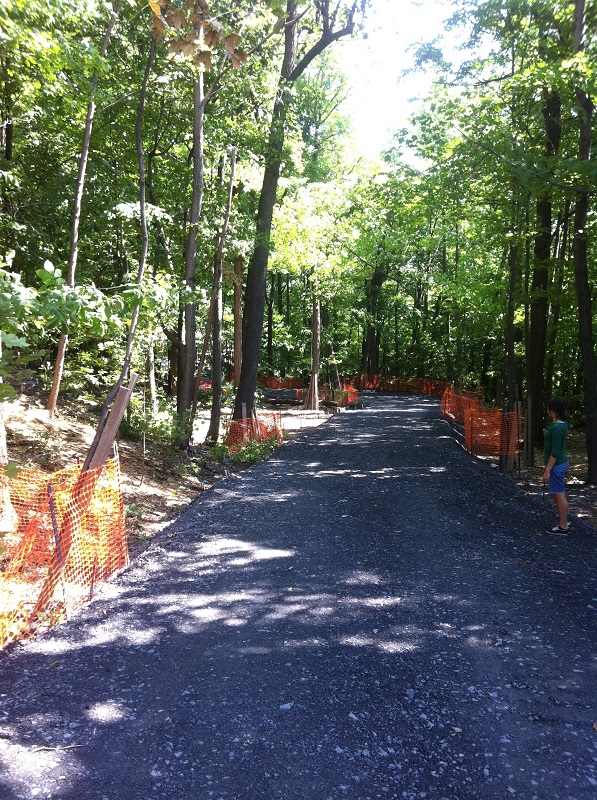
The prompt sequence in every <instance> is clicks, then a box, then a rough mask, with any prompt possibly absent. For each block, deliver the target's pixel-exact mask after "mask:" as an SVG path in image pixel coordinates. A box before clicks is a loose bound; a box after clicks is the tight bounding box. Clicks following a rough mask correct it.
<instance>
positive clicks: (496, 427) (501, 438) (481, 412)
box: [441, 386, 522, 456]
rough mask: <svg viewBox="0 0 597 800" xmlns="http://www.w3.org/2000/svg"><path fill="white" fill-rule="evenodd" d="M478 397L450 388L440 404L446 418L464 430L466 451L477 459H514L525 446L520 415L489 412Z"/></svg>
mask: <svg viewBox="0 0 597 800" xmlns="http://www.w3.org/2000/svg"><path fill="white" fill-rule="evenodd" d="M478 398H479V393H478V392H476V391H468V392H466V394H465V393H462V394H457V393H456V392H455V390H454V387H453V386H448V387H447V388H446V391H445V392H444V395H443V397H442V401H441V411H442V414H443V415H444V416H445V417H450V418H451V419H453V420H455V421H456V422H458V423H459V424H460V425H463V426H464V441H465V444H466V449H467V450H468V452H469V453H471V454H472V455H475V456H515V455H516V454H517V453H519V452H520V448H521V444H522V415H521V413H520V411H502V409H500V408H486V407H485V406H482V405H481V404H480V402H479V399H478Z"/></svg>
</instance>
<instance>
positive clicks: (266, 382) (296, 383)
mask: <svg viewBox="0 0 597 800" xmlns="http://www.w3.org/2000/svg"><path fill="white" fill-rule="evenodd" d="M262 385H263V386H265V388H266V389H304V388H305V381H304V380H303V378H274V377H272V376H268V377H267V378H264V379H263V381H262Z"/></svg>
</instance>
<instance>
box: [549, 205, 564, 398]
mask: <svg viewBox="0 0 597 800" xmlns="http://www.w3.org/2000/svg"><path fill="white" fill-rule="evenodd" d="M569 229H570V200H566V205H565V208H564V213H563V218H560V220H559V221H558V228H557V232H556V242H555V247H554V254H553V256H554V264H555V267H554V277H553V281H552V284H553V299H552V301H551V305H550V326H549V329H548V342H547V358H546V361H545V394H546V395H547V396H548V397H551V395H553V393H554V390H553V373H554V364H555V351H556V343H557V339H558V327H559V322H560V312H561V307H562V287H563V285H564V265H565V263H566V258H567V253H568V233H569Z"/></svg>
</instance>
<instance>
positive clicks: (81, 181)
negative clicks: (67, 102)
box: [46, 0, 122, 417]
mask: <svg viewBox="0 0 597 800" xmlns="http://www.w3.org/2000/svg"><path fill="white" fill-rule="evenodd" d="M121 5H122V0H115V2H114V3H113V6H112V15H111V17H110V22H109V23H108V27H107V29H106V33H105V34H104V40H103V42H102V46H101V48H100V58H105V56H106V53H107V51H108V45H109V43H110V39H111V37H112V31H113V29H114V25H115V24H116V20H117V18H118V14H119V13H120V6H121ZM98 80H99V75H98V73H97V72H94V74H93V77H92V79H91V88H90V90H89V105H88V106H87V118H86V120H85V130H84V132H83V146H82V147H81V155H80V158H79V169H78V172H77V182H76V184H75V197H74V202H73V215H72V221H71V231H70V252H69V258H68V270H67V278H66V282H67V284H68V286H70V287H71V288H73V287H74V285H75V271H76V269H77V259H78V256H79V224H80V222H81V207H82V204H83V189H84V186H85V174H86V172H87V162H88V160H89V143H90V140H91V131H92V129H93V120H94V118H95V100H94V98H95V91H96V89H97V84H98ZM67 345H68V334H67V333H63V334H61V335H60V339H59V342H58V352H57V354H56V362H55V365H54V377H53V380H52V388H51V389H50V395H49V397H48V403H47V406H46V408H47V410H48V413H49V415H50V417H53V416H54V414H55V412H56V404H57V402H58V392H59V391H60V383H61V381H62V373H63V371H64V360H65V356H66V348H67Z"/></svg>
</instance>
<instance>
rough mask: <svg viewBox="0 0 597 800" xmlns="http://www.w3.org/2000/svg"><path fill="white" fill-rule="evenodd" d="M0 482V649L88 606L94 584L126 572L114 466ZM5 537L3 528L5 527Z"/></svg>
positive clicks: (25, 472) (28, 473)
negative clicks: (8, 527) (1, 504)
mask: <svg viewBox="0 0 597 800" xmlns="http://www.w3.org/2000/svg"><path fill="white" fill-rule="evenodd" d="M0 480H1V481H3V486H4V488H5V491H4V492H3V500H4V507H3V513H2V516H3V518H6V516H7V515H6V513H5V511H6V508H7V505H8V504H9V506H10V508H11V509H13V510H14V515H13V517H12V519H13V524H12V526H11V530H10V531H9V532H7V533H6V534H5V535H4V536H3V537H2V540H1V542H2V546H3V547H4V552H3V553H2V556H1V562H0V566H1V572H0V649H1V648H3V647H5V646H6V645H7V644H8V643H9V642H11V641H14V640H15V639H19V638H22V637H23V636H26V635H28V634H29V633H31V631H32V630H34V629H36V628H38V627H40V626H41V627H44V626H48V625H51V624H53V623H55V622H58V621H60V620H61V619H63V618H64V617H65V616H66V615H67V614H68V612H69V611H71V610H73V609H74V608H76V607H78V606H80V605H82V604H84V603H85V602H87V601H88V600H89V599H90V598H91V597H92V596H93V592H94V589H95V587H96V586H97V584H98V583H100V582H102V581H105V580H107V579H108V578H109V577H110V576H111V575H113V574H114V573H115V572H117V571H118V570H120V569H122V568H123V567H125V566H126V565H127V564H128V546H127V540H126V531H125V523H124V504H123V499H122V493H121V491H120V485H119V465H118V460H117V459H111V460H109V461H108V462H107V463H106V464H105V465H104V467H102V468H99V469H96V470H89V471H87V472H81V469H80V467H79V466H77V467H72V468H70V469H65V470H61V471H60V472H56V473H53V474H51V475H49V474H47V473H44V472H41V471H39V470H35V469H22V470H20V471H19V473H18V475H17V477H16V478H7V477H6V475H5V474H3V475H2V477H1V478H0ZM4 527H5V529H6V525H5V526H4Z"/></svg>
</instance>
